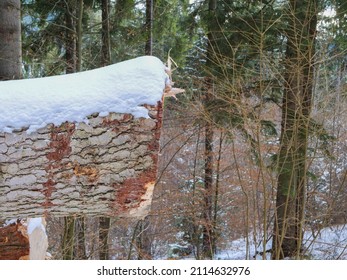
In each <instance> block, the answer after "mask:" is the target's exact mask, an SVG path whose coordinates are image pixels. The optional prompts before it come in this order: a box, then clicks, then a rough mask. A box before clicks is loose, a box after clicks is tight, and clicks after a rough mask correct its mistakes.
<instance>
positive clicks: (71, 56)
mask: <svg viewBox="0 0 347 280" xmlns="http://www.w3.org/2000/svg"><path fill="white" fill-rule="evenodd" d="M66 3H67V6H66V11H65V25H66V26H65V27H66V31H65V60H66V67H65V68H66V70H65V71H66V74H70V73H75V72H76V68H77V67H76V62H77V61H76V30H75V16H74V14H75V5H74V3H73V1H71V0H69V1H67V2H66Z"/></svg>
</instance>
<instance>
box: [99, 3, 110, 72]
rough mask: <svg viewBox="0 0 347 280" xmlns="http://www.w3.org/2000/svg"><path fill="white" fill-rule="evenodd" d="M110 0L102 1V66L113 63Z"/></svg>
mask: <svg viewBox="0 0 347 280" xmlns="http://www.w3.org/2000/svg"><path fill="white" fill-rule="evenodd" d="M109 9H110V1H109V0H102V1H101V18H102V30H101V35H102V38H101V41H102V50H101V66H106V65H109V64H110V63H111V39H110V14H109Z"/></svg>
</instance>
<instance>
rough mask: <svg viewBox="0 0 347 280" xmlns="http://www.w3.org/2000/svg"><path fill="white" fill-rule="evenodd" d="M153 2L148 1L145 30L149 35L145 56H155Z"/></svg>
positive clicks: (151, 0)
mask: <svg viewBox="0 0 347 280" xmlns="http://www.w3.org/2000/svg"><path fill="white" fill-rule="evenodd" d="M153 1H154V0H146V23H145V30H146V34H147V38H146V45H145V55H152V54H153Z"/></svg>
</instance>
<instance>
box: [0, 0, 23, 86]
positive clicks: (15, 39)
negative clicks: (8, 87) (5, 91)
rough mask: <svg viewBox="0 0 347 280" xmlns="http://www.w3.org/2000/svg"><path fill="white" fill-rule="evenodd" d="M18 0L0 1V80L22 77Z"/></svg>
mask: <svg viewBox="0 0 347 280" xmlns="http://www.w3.org/2000/svg"><path fill="white" fill-rule="evenodd" d="M20 7H21V6H20V0H2V1H0V80H13V79H20V78H21V77H22V40H21V16H20V14H21V13H20Z"/></svg>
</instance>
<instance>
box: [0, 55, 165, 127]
mask: <svg viewBox="0 0 347 280" xmlns="http://www.w3.org/2000/svg"><path fill="white" fill-rule="evenodd" d="M167 83H168V77H167V75H166V73H165V66H164V64H163V63H162V62H161V61H160V60H159V59H158V58H156V57H152V56H144V57H139V58H136V59H132V60H128V61H124V62H121V63H117V64H114V65H111V66H107V67H103V68H99V69H95V70H91V71H85V72H80V73H76V74H69V75H61V76H53V77H46V78H36V79H27V80H16V81H5V82H0V106H1V118H0V132H12V131H13V130H14V129H21V128H23V127H29V129H28V133H30V132H33V131H35V130H37V129H39V128H42V127H44V126H46V125H47V124H50V123H53V124H54V125H60V124H62V123H63V122H65V121H69V122H82V121H86V117H87V116H89V115H91V114H93V113H100V114H101V115H107V114H108V113H109V112H117V113H131V114H133V115H134V116H135V117H137V118H139V117H148V112H147V110H146V109H145V108H144V107H142V106H140V105H142V104H148V105H155V104H156V103H157V101H159V100H160V99H161V97H162V94H163V91H164V88H165V85H166V84H167Z"/></svg>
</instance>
